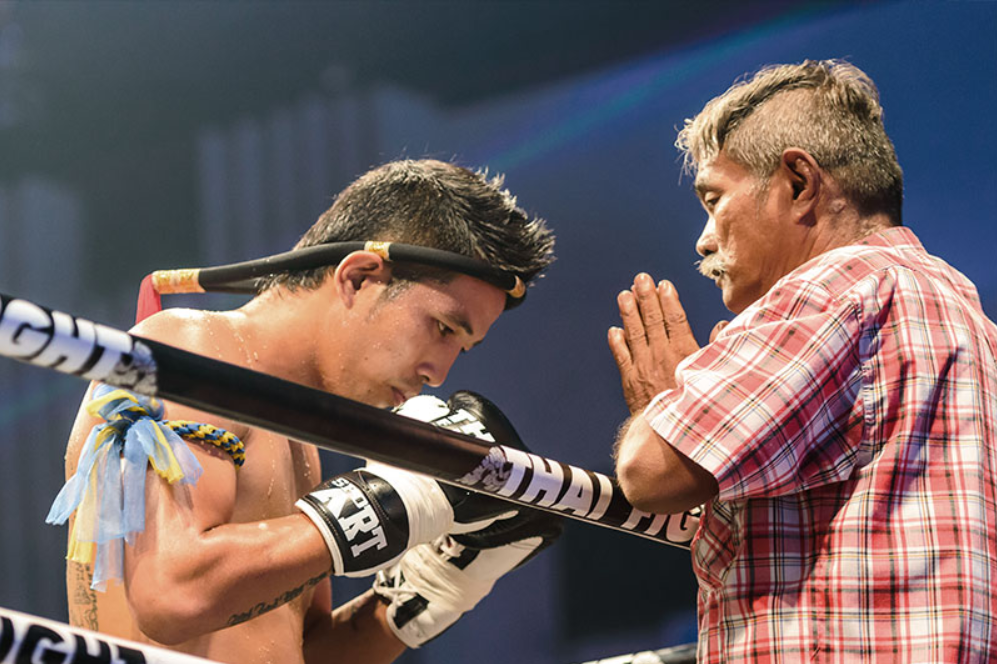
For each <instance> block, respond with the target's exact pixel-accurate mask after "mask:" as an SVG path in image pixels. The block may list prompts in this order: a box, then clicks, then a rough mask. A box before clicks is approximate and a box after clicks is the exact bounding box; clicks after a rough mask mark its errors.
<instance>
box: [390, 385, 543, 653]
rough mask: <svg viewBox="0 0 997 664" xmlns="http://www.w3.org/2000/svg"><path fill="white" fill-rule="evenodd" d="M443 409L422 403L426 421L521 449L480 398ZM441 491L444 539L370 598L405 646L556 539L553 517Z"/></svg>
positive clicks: (437, 628) (404, 561)
mask: <svg viewBox="0 0 997 664" xmlns="http://www.w3.org/2000/svg"><path fill="white" fill-rule="evenodd" d="M430 398H431V397H430ZM437 401H438V400H437ZM441 403H442V402H441ZM422 406H423V405H422V404H420V407H422ZM444 406H445V409H444V407H441V406H440V405H439V404H430V403H429V402H427V403H426V404H425V407H426V408H430V407H433V408H436V410H437V412H438V414H439V416H438V417H435V418H432V419H429V420H428V421H431V422H432V423H433V424H436V425H437V426H442V427H444V428H448V429H452V430H456V431H460V432H462V433H466V434H469V435H475V436H478V437H479V438H484V439H486V440H489V441H492V442H496V443H501V444H502V445H508V446H510V447H516V448H519V449H525V445H524V444H523V442H522V440H520V438H519V435H518V434H517V433H516V431H515V429H513V428H512V425H511V424H510V423H509V420H508V419H506V417H505V415H503V414H502V412H501V411H500V410H499V409H498V408H497V407H496V406H495V405H494V404H493V403H491V402H490V401H488V400H487V399H485V398H484V397H481V396H479V395H477V394H474V393H472V392H466V391H462V392H458V393H456V394H454V395H453V396H452V397H450V399H449V400H448V401H447V403H446V404H444ZM444 410H445V411H446V412H444ZM420 419H421V418H420ZM443 490H444V491H445V492H446V493H447V497H448V498H449V500H450V503H451V505H452V506H453V510H454V514H455V518H454V527H453V529H452V530H451V531H450V533H449V534H447V535H443V536H441V537H439V538H437V539H435V540H434V541H433V542H431V543H426V544H420V545H419V546H416V547H414V548H413V549H412V550H410V551H409V552H408V553H406V554H405V555H404V556H403V557H402V558H401V560H400V561H399V562H398V563H397V564H395V565H393V566H391V567H390V568H388V569H385V570H382V571H381V572H379V573H378V575H377V577H376V579H375V581H374V592H375V593H377V594H378V595H380V596H381V597H382V598H383V599H384V600H385V601H386V602H387V603H388V609H387V617H388V624H389V626H390V627H391V630H392V631H393V632H394V633H395V635H396V636H397V637H398V638H399V639H400V640H401V641H402V642H403V643H405V644H406V645H407V646H409V647H410V648H418V647H419V646H421V645H422V644H424V643H426V642H427V641H430V640H431V639H434V638H436V637H437V636H439V635H440V634H441V633H443V631H444V630H446V629H447V628H449V627H450V626H451V625H452V624H453V623H455V622H456V621H457V619H458V618H460V616H461V615H463V614H464V613H466V612H467V611H470V610H471V609H472V608H474V606H475V605H476V604H477V603H478V602H479V601H481V599H482V598H484V597H485V596H486V595H487V594H488V593H489V592H490V591H491V589H492V586H493V585H494V584H495V582H496V581H497V580H498V579H499V578H500V577H501V576H503V575H504V574H506V573H507V572H509V571H511V570H513V569H515V568H516V567H519V566H520V565H522V564H523V563H525V562H526V561H528V560H529V559H530V558H532V557H533V556H534V555H536V554H537V553H539V552H540V551H541V550H543V549H544V548H546V547H547V546H549V545H550V544H552V543H553V542H554V540H555V539H557V537H558V536H559V535H560V534H561V529H562V523H561V518H560V517H558V516H555V515H553V514H549V513H547V512H542V511H539V510H533V509H529V508H523V507H520V506H518V505H514V504H512V503H507V502H506V501H502V500H500V499H497V498H491V497H489V496H484V495H481V494H478V493H473V492H470V491H467V490H464V489H458V488H455V487H450V486H445V487H443Z"/></svg>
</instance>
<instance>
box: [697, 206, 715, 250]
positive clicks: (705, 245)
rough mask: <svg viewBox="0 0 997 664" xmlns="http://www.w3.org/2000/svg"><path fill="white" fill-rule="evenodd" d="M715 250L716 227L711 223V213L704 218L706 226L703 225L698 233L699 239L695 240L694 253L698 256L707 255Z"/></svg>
mask: <svg viewBox="0 0 997 664" xmlns="http://www.w3.org/2000/svg"><path fill="white" fill-rule="evenodd" d="M716 251H717V233H716V227H715V226H714V224H713V216H712V215H711V216H710V218H709V219H707V220H706V226H704V227H703V232H702V233H700V234H699V239H698V240H696V253H697V254H699V255H700V256H703V257H705V256H709V255H710V254H712V253H715V252H716Z"/></svg>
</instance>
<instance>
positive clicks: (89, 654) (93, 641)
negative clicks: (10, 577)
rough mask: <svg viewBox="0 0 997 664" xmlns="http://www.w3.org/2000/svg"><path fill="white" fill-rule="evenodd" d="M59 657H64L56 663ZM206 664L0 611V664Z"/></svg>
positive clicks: (35, 618) (22, 615)
mask: <svg viewBox="0 0 997 664" xmlns="http://www.w3.org/2000/svg"><path fill="white" fill-rule="evenodd" d="M59 655H63V657H61V658H59V659H56V658H57V657H58V656H59ZM84 659H85V660H86V661H91V662H106V664H206V663H209V662H210V661H211V660H207V659H201V658H200V657H193V656H191V655H184V654H182V653H177V652H172V651H170V650H164V649H162V648H156V647H154V646H149V645H146V644H143V643H136V642H135V641H128V640H127V639H118V638H115V637H112V636H107V635H105V634H98V633H97V632H91V631H90V630H88V629H81V628H79V627H71V626H69V625H66V624H64V623H60V622H55V621H54V620H46V619H44V618H39V617H37V616H32V615H29V614H27V613H20V612H18V611H11V610H10V609H5V608H2V607H0V664H18V663H20V662H76V661H81V660H84Z"/></svg>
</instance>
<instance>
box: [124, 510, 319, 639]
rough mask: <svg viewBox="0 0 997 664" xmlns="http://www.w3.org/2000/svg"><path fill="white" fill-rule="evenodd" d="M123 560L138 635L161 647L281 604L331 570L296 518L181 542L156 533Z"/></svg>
mask: <svg viewBox="0 0 997 664" xmlns="http://www.w3.org/2000/svg"><path fill="white" fill-rule="evenodd" d="M180 542H182V543H180ZM151 547H156V549H157V550H155V551H150V550H148V549H149V548H151ZM130 558H131V561H130V562H129V564H128V570H127V572H126V575H127V577H128V597H129V603H130V605H131V607H132V611H133V613H134V614H135V617H136V620H137V621H138V624H139V627H140V629H142V631H143V632H144V633H146V634H147V635H148V636H150V637H152V638H154V639H155V640H157V641H159V642H160V643H164V644H167V645H168V644H175V643H180V642H183V641H186V640H188V639H191V638H194V637H196V636H199V635H201V634H206V633H208V632H212V631H216V630H219V629H222V628H224V627H229V626H232V625H237V624H240V623H242V622H246V621H247V620H251V619H253V618H255V617H257V616H259V615H262V614H264V613H266V612H268V611H270V610H272V609H275V608H277V607H278V606H281V605H283V604H286V603H287V602H289V601H292V600H294V599H296V598H297V597H298V596H300V595H301V594H302V593H304V592H305V591H307V590H308V589H309V588H311V587H313V586H314V585H316V584H317V583H318V582H319V581H320V580H321V579H322V578H324V577H325V576H326V575H328V573H329V570H330V568H331V561H330V559H329V553H328V549H327V548H326V546H325V543H324V542H323V540H322V537H321V535H320V534H319V533H318V531H316V530H315V528H314V527H312V525H311V524H310V523H309V521H308V520H307V518H305V517H304V516H302V515H291V516H286V517H281V518H278V519H272V520H268V521H263V522H257V523H236V524H224V525H221V526H217V527H215V528H212V529H210V530H207V531H205V532H203V533H199V534H196V535H193V536H190V537H184V538H182V539H180V538H170V537H169V534H168V533H160V535H159V536H158V537H156V538H154V539H153V540H151V541H149V540H147V541H146V542H144V543H142V544H141V545H140V546H139V547H137V549H136V550H135V551H134V552H133V553H132V554H131V556H130Z"/></svg>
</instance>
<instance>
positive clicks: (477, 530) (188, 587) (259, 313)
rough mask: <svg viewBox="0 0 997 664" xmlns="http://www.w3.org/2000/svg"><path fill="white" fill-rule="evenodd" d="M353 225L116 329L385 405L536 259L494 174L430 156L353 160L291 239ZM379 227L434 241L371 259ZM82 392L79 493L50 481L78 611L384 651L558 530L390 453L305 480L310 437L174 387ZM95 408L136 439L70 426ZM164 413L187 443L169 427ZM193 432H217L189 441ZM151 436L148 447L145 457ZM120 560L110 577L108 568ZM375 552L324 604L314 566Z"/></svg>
mask: <svg viewBox="0 0 997 664" xmlns="http://www.w3.org/2000/svg"><path fill="white" fill-rule="evenodd" d="M355 241H372V242H374V243H375V244H369V245H366V248H364V247H363V246H361V248H359V249H357V250H351V251H349V252H348V253H346V254H345V255H341V256H337V260H334V261H332V262H330V263H329V264H327V265H325V266H322V267H318V268H313V269H307V270H291V271H284V272H279V273H277V274H273V275H272V276H270V277H268V278H266V279H265V280H264V281H263V283H262V285H261V290H260V292H259V294H258V295H257V296H256V297H255V298H253V299H252V300H251V301H250V302H249V303H248V304H246V305H245V306H243V307H242V308H240V309H238V310H235V311H223V312H213V311H193V310H167V311H163V312H161V313H158V314H156V315H154V316H152V317H150V318H148V319H146V320H145V321H143V322H142V323H140V324H139V325H138V326H137V327H135V328H134V330H133V332H134V333H135V334H137V335H139V336H143V337H147V338H150V339H155V340H159V341H163V342H167V343H170V344H172V345H175V346H178V347H180V348H183V349H186V350H189V351H193V352H196V353H199V354H202V355H206V356H209V357H213V358H216V359H219V360H223V361H225V362H229V363H232V364H236V365H240V366H243V367H247V368H249V369H253V370H255V371H259V372H263V373H266V374H270V375H273V376H277V377H279V378H283V379H287V380H290V381H295V382H298V383H301V384H304V385H307V386H310V387H314V388H318V389H321V390H325V391H328V392H332V393H335V394H338V395H341V396H344V397H348V398H351V399H355V400H357V401H361V402H363V403H367V404H370V405H373V406H377V407H381V408H391V407H397V406H401V405H403V404H405V403H406V401H407V400H409V399H410V398H411V397H414V396H415V395H417V394H419V392H420V390H421V389H422V387H423V385H430V386H438V385H440V384H441V383H442V382H443V381H444V379H445V378H446V376H447V372H448V371H449V369H450V367H451V365H452V364H453V363H454V361H455V360H456V358H457V355H458V354H460V353H462V352H465V351H468V350H470V349H471V348H473V347H475V346H476V345H478V344H479V343H481V341H482V339H484V337H485V335H486V334H487V333H488V331H489V329H490V328H491V326H492V324H493V323H494V322H495V320H496V319H497V318H498V317H499V315H500V314H501V313H502V311H503V310H504V309H505V308H507V306H508V305H509V304H515V303H516V302H518V300H519V299H521V298H522V296H523V294H524V291H523V288H522V286H523V285H524V284H525V283H526V282H528V281H529V280H530V279H532V278H533V277H535V276H536V275H537V274H538V273H539V272H540V271H541V270H542V269H543V268H545V267H546V266H547V265H549V264H550V262H551V261H552V260H553V253H552V248H553V242H554V239H553V235H552V234H551V232H550V231H549V230H548V229H547V228H546V227H545V224H544V222H543V221H542V220H530V219H529V218H528V216H527V215H526V214H525V213H524V212H523V211H522V210H521V209H520V208H518V207H517V206H516V202H515V199H514V198H513V197H512V196H511V195H510V194H509V193H508V192H507V191H505V190H502V189H501V180H500V179H499V178H495V179H491V180H489V179H487V178H485V177H484V176H483V175H482V174H479V173H473V172H471V171H468V170H466V169H464V168H460V167H458V166H455V165H452V164H447V163H441V162H438V161H429V160H426V161H402V162H396V163H390V164H387V165H385V166H382V167H380V168H377V169H375V170H373V171H371V172H369V173H367V174H366V175H364V176H362V177H361V178H360V179H358V180H357V181H356V182H354V183H353V184H352V185H350V186H349V187H348V188H347V189H346V190H344V191H343V192H342V193H341V194H340V195H339V197H338V198H337V200H336V201H335V203H334V205H333V206H332V207H331V208H330V209H329V210H328V211H327V212H325V213H324V214H323V215H322V216H321V217H320V218H319V219H318V221H317V222H316V223H315V225H314V226H312V228H311V229H310V230H309V231H308V232H307V233H306V234H305V235H304V236H303V237H302V239H301V241H300V242H299V243H298V244H297V246H296V248H295V251H296V252H297V251H303V250H305V249H306V248H309V247H315V248H319V247H326V246H328V247H331V248H333V250H335V248H336V247H343V246H347V247H352V246H353V245H343V244H341V243H344V242H355ZM389 242H390V243H398V244H399V246H402V247H408V254H414V255H415V256H416V258H417V259H418V257H419V256H420V255H421V254H420V252H421V253H423V254H424V253H427V251H426V249H427V248H428V249H433V250H438V251H436V252H432V251H430V252H428V253H430V254H432V256H431V258H430V259H429V260H427V262H426V263H425V264H424V263H417V262H408V261H401V260H388V259H387V258H385V256H386V251H385V250H384V245H383V243H389ZM322 250H323V249H315V250H309V251H322ZM443 252H446V253H443ZM333 253H335V252H333ZM340 253H342V252H340ZM402 253H403V254H404V253H405V252H402ZM468 258H470V259H473V260H471V261H468ZM471 264H473V265H471ZM468 265H471V267H470V268H468ZM472 268H473V269H472ZM472 274H473V275H474V276H470V275H472ZM496 284H512V286H511V287H510V286H509V285H502V286H499V285H496ZM507 291H509V292H507ZM91 396H93V397H94V398H95V401H96V403H94V405H92V406H90V407H89V408H84V409H81V411H80V415H79V417H78V419H77V421H76V424H75V426H74V428H73V431H72V434H71V437H70V440H69V447H68V451H67V456H66V472H67V477H70V478H73V477H74V475H76V474H77V470H80V474H79V476H77V477H78V479H74V480H71V481H70V484H69V485H67V487H68V488H67V490H66V491H65V493H66V494H73V493H74V492H75V500H71V498H72V496H70V495H64V496H60V500H59V501H58V505H57V507H61V508H62V509H63V511H64V512H65V511H66V510H67V509H70V510H71V509H72V507H75V505H76V503H77V502H81V505H80V510H79V511H78V512H77V514H76V518H75V521H74V523H73V529H72V530H71V544H70V549H71V555H72V557H74V558H76V560H82V561H89V560H90V559H91V558H93V562H76V561H74V560H70V561H69V563H68V567H67V583H68V592H69V606H70V619H71V622H72V623H73V624H74V625H77V626H81V627H87V628H91V629H96V630H100V631H102V632H105V633H108V634H112V635H115V636H120V637H125V638H130V639H134V640H137V641H140V642H147V643H154V644H161V645H166V646H169V647H171V648H173V649H175V650H178V651H182V652H185V653H190V654H195V655H199V656H202V657H206V658H209V659H213V660H217V661H221V662H238V663H240V664H247V663H248V664H252V663H254V662H260V663H262V662H274V661H279V662H282V663H294V662H309V663H312V662H329V663H332V662H365V663H377V662H389V661H392V660H393V659H395V658H396V657H397V656H398V655H399V654H400V653H401V652H403V650H404V649H405V647H406V646H413V647H417V646H418V645H420V644H421V643H423V642H425V641H426V640H428V639H431V638H433V637H435V636H437V635H438V634H439V633H440V632H441V631H443V630H444V629H446V627H448V626H449V625H450V624H451V623H452V622H453V621H454V620H456V619H457V618H458V617H459V616H460V614H461V613H462V612H463V611H466V610H467V609H469V608H470V607H472V606H473V605H474V604H475V602H476V601H477V600H478V599H480V598H481V597H483V596H484V595H485V594H486V593H487V592H488V590H489V589H490V588H491V584H492V583H493V582H494V581H495V579H497V578H498V576H500V575H501V574H502V573H504V572H506V571H508V570H509V569H511V568H513V567H515V566H516V565H518V564H520V563H521V562H522V561H523V560H524V559H525V558H527V557H529V556H530V555H532V554H533V553H535V552H536V551H537V550H538V549H539V548H541V547H542V546H543V545H544V544H545V543H546V542H548V541H549V539H550V536H552V535H554V534H556V530H557V528H556V526H552V524H551V521H550V519H549V518H548V517H546V516H537V515H536V513H533V512H529V513H527V512H522V513H519V512H518V511H517V510H515V509H512V510H511V511H510V510H509V507H508V505H506V504H504V503H503V504H502V505H501V506H499V507H498V508H496V503H497V502H498V501H494V500H491V501H489V500H488V499H477V498H474V497H470V496H469V495H468V494H465V493H463V492H459V491H453V490H452V489H449V488H448V489H446V490H444V489H443V488H441V487H440V486H439V485H438V484H437V483H436V482H434V481H432V480H429V479H428V478H425V477H422V476H418V475H415V474H410V473H405V472H402V471H399V470H396V469H392V468H388V467H385V466H371V467H368V468H366V469H363V470H358V471H354V472H352V473H347V474H345V475H343V476H340V477H337V478H334V479H332V480H330V481H329V482H326V483H325V484H323V485H321V486H320V487H318V488H316V489H315V490H314V491H312V492H311V493H309V491H310V490H312V489H313V488H315V487H316V485H318V484H319V483H320V482H321V479H322V477H321V470H320V468H319V456H318V453H317V450H316V449H315V448H314V447H312V446H309V445H305V444H301V443H298V442H295V441H293V440H288V439H286V438H284V437H282V436H280V435H277V434H274V433H270V432H268V431H264V430H260V429H255V428H250V427H248V426H246V425H243V424H240V423H239V422H235V421H229V420H225V419H223V418H219V417H217V416H214V415H209V414H206V413H203V412H198V411H195V410H192V409H190V408H187V407H183V406H179V405H177V404H174V403H166V404H163V406H164V408H165V412H157V404H156V403H154V402H150V400H149V399H145V398H141V397H135V396H133V395H129V394H128V393H124V394H122V393H121V391H114V390H108V389H107V388H106V387H100V388H98V390H97V391H94V394H93V395H91ZM91 396H88V399H87V400H88V401H89V400H90V398H91ZM463 399H464V400H463V401H461V405H462V407H464V408H466V409H467V410H470V411H473V412H475V413H476V415H477V416H478V417H480V418H483V420H484V422H483V425H484V426H485V427H486V428H489V427H491V428H495V425H497V424H498V423H499V422H500V421H504V420H503V418H502V417H501V414H500V413H498V412H497V411H495V410H493V408H494V407H492V406H490V404H488V403H487V402H484V401H482V400H480V399H476V398H474V397H467V396H466V395H465V396H464V397H463ZM453 405H454V404H451V406H453ZM450 410H451V408H450V406H448V405H446V404H442V403H441V402H437V403H436V404H435V405H433V406H431V407H430V408H429V409H428V410H427V409H426V408H425V407H415V406H412V405H411V404H410V405H407V406H406V407H405V408H404V409H403V411H405V412H406V413H408V412H415V415H414V416H416V417H420V418H421V419H424V420H427V421H429V420H440V421H442V420H446V419H447V418H446V415H447V414H448V412H449V411H450ZM441 418H442V420H441ZM105 419H107V420H110V421H111V428H112V429H113V428H114V427H117V429H115V430H114V431H112V432H110V433H120V434H121V438H122V439H124V438H127V436H129V435H133V436H135V438H136V439H137V440H138V439H141V441H142V445H145V446H146V448H145V449H144V450H143V451H142V453H141V454H138V459H137V461H136V462H135V463H134V464H132V461H133V456H134V455H135V453H134V452H133V451H131V450H132V449H139V448H138V447H137V445H138V443H135V444H134V445H132V447H131V448H129V444H124V443H122V446H120V447H114V448H112V449H111V452H110V453H106V452H105V453H103V456H101V454H102V453H101V452H100V450H101V449H104V448H103V447H101V446H100V441H101V440H104V439H103V438H101V436H107V435H109V433H108V432H104V433H100V431H101V430H100V429H99V428H98V429H97V430H96V433H95V434H94V441H96V442H91V443H90V444H88V443H87V441H88V436H90V435H91V431H94V430H95V427H99V426H100V425H102V424H103V423H104V420H105ZM157 421H158V422H160V424H156V422H157ZM164 421H168V422H169V424H168V425H164V424H162V422H164ZM182 421H191V422H194V423H209V424H210V425H213V426H214V427H217V428H218V429H220V430H221V431H218V430H211V428H210V427H201V426H199V425H198V424H193V425H189V424H188V425H182V424H178V423H180V422H182ZM498 428H499V429H503V427H502V426H499V427H498ZM174 429H175V430H176V431H177V432H178V433H180V434H181V435H184V436H185V437H186V439H187V441H188V444H184V443H182V442H179V441H178V440H177V439H175V438H173V437H171V436H172V433H173V430H174ZM503 430H506V431H509V430H508V429H503ZM143 431H144V432H145V433H143ZM205 435H206V438H209V439H210V438H216V439H218V440H217V443H218V445H219V446H214V445H212V444H209V443H208V442H207V441H206V440H200V441H199V439H198V438H197V437H196V436H202V437H204V436H205ZM508 435H511V434H508ZM143 436H144V438H143ZM236 438H237V439H238V440H236ZM164 441H165V442H164ZM240 441H241V445H240ZM498 442H500V443H504V444H509V443H510V441H507V440H498ZM512 442H513V444H515V441H512ZM243 446H244V450H243V449H242V447H243ZM226 448H227V449H226ZM188 449H189V452H187V451H186V450H188ZM122 450H124V451H122ZM149 450H152V458H153V461H154V463H153V464H152V465H151V466H150V467H149V468H148V470H145V469H146V467H147V465H148V464H147V459H148V458H149V457H148V454H146V452H148V451H149ZM81 452H82V456H81ZM157 455H158V456H157ZM108 460H110V463H108ZM157 461H158V462H161V463H157ZM130 464H132V465H130ZM198 466H199V467H200V471H198V468H197V467H198ZM136 469H138V472H136ZM198 472H200V477H199V479H197V481H196V483H195V482H193V479H194V478H195V477H196V475H197V474H198ZM105 475H109V476H110V477H111V478H112V479H111V481H107V480H105V479H104V476H105ZM161 475H163V476H166V477H167V479H168V481H167V480H164V479H163V478H162V477H161ZM181 476H182V477H181ZM90 478H93V479H92V482H91V483H90V485H89V487H84V486H83V485H84V483H85V481H86V480H88V479H90ZM143 481H144V489H143V488H142V482H143ZM122 486H123V489H122V488H121V487H122ZM136 487H137V488H136ZM122 491H123V493H122ZM88 492H89V493H90V498H91V500H90V501H89V502H88V498H87V496H88ZM94 496H96V497H95V498H94ZM108 496H115V498H114V500H108V499H107V497H108ZM143 497H144V507H143V506H142V502H141V499H142V498H143ZM108 503H114V504H115V505H117V507H116V508H114V507H113V506H112V509H106V508H107V507H108ZM122 506H123V507H122ZM136 506H138V507H136ZM56 511H58V510H57V509H54V510H53V513H55V512H56ZM136 513H137V514H136ZM496 518H498V521H496ZM143 520H144V523H142V521H143ZM136 521H137V522H138V524H139V525H138V526H134V525H129V524H134V523H135V522H136ZM448 533H449V534H450V535H452V537H451V536H450V535H448ZM122 538H124V539H126V540H127V542H128V543H127V544H126V545H123V546H122V544H121V540H122ZM92 542H97V543H98V544H97V545H96V546H94V544H92ZM458 562H459V564H456V563H458ZM119 565H120V566H119ZM116 570H120V572H121V574H122V576H123V583H116V582H114V581H112V579H113V577H114V576H115V571H116ZM377 570H381V574H380V575H379V576H378V578H377V580H376V582H375V588H374V589H372V590H371V591H369V592H367V593H366V594H364V595H362V596H360V597H358V598H356V599H354V600H352V601H350V602H349V603H347V604H345V605H342V606H339V607H338V608H336V609H335V610H333V608H332V604H331V592H330V586H329V580H328V576H329V575H330V573H332V574H352V575H363V574H373V573H374V572H375V571H377ZM95 575H96V576H95ZM92 585H96V586H103V587H105V589H104V590H103V591H101V590H95V589H93V588H92Z"/></svg>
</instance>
